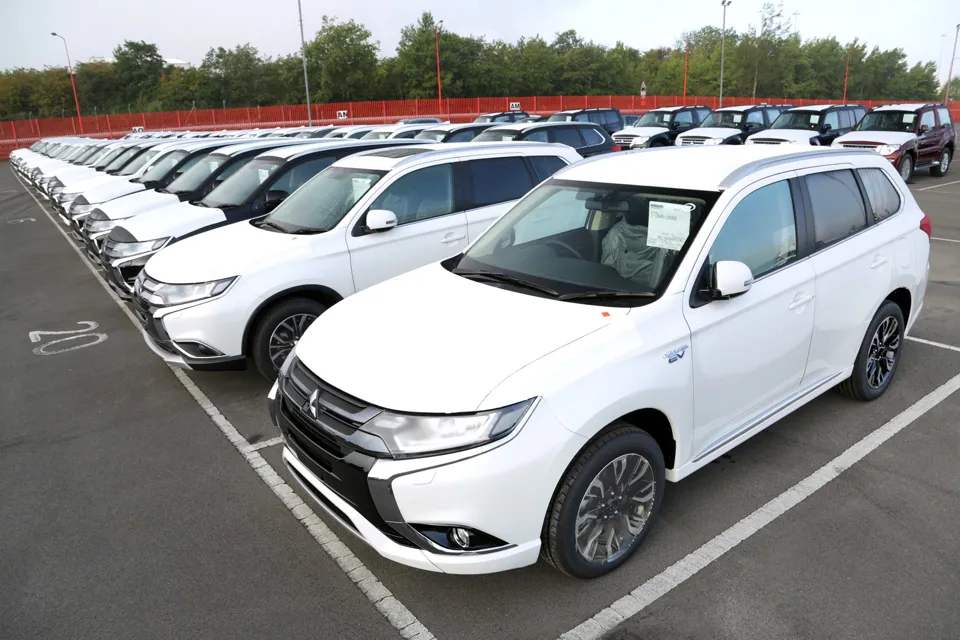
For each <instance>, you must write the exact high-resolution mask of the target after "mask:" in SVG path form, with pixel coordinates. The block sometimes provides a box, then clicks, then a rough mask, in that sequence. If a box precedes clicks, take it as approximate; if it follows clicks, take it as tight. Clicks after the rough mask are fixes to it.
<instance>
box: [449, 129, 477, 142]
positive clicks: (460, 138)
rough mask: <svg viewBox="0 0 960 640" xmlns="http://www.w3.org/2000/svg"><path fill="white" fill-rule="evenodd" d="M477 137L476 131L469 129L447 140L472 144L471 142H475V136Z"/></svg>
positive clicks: (458, 132)
mask: <svg viewBox="0 0 960 640" xmlns="http://www.w3.org/2000/svg"><path fill="white" fill-rule="evenodd" d="M476 135H477V130H476V129H467V130H465V131H457V132H456V133H454V134H453V135H451V136H450V137H449V138H447V142H470V141H471V140H473V138H474V136H476Z"/></svg>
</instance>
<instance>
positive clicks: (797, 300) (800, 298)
mask: <svg viewBox="0 0 960 640" xmlns="http://www.w3.org/2000/svg"><path fill="white" fill-rule="evenodd" d="M811 300H813V294H812V293H798V294H797V295H795V296H794V297H793V302H791V303H790V304H789V305H788V306H787V309H790V310H791V311H792V310H793V309H796V308H797V307H802V306H803V305H805V304H807V303H808V302H810V301H811Z"/></svg>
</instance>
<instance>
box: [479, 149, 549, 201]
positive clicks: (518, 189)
mask: <svg viewBox="0 0 960 640" xmlns="http://www.w3.org/2000/svg"><path fill="white" fill-rule="evenodd" d="M466 165H467V170H468V171H469V173H470V178H471V180H472V182H473V206H475V207H485V206H488V205H491V204H497V203H498V202H507V201H508V200H516V199H518V198H521V197H523V195H524V194H525V193H526V192H527V191H530V189H532V188H533V179H532V178H531V177H530V172H529V171H528V170H527V165H526V163H525V162H524V161H523V158H519V157H515V158H491V159H487V160H471V161H468V162H467V163H466Z"/></svg>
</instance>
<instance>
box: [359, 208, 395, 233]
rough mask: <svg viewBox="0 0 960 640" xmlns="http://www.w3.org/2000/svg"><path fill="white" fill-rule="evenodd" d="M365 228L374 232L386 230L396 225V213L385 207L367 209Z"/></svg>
mask: <svg viewBox="0 0 960 640" xmlns="http://www.w3.org/2000/svg"><path fill="white" fill-rule="evenodd" d="M366 226H367V229H369V230H370V231H374V232H381V231H388V230H390V229H393V228H394V227H395V226H397V214H395V213H394V212H393V211H387V210H386V209H371V210H370V211H367V224H366Z"/></svg>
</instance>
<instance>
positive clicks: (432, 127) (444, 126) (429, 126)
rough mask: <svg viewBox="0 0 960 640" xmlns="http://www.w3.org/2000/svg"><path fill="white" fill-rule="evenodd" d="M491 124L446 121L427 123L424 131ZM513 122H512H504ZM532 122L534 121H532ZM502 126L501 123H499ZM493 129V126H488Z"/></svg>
mask: <svg viewBox="0 0 960 640" xmlns="http://www.w3.org/2000/svg"><path fill="white" fill-rule="evenodd" d="M488 124H490V123H489V122H455V123H452V122H444V123H443V124H436V123H434V124H427V126H426V128H425V129H424V132H426V131H458V130H460V129H466V128H468V127H482V126H484V125H488ZM503 124H511V123H503ZM513 124H527V123H516V122H515V123H513ZM531 124H532V123H531ZM497 126H500V125H497ZM487 128H488V129H492V128H493V127H487Z"/></svg>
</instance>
